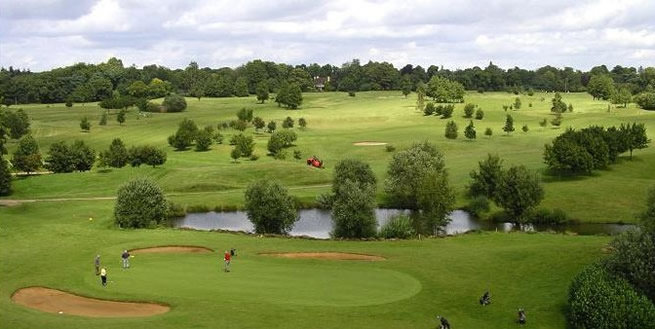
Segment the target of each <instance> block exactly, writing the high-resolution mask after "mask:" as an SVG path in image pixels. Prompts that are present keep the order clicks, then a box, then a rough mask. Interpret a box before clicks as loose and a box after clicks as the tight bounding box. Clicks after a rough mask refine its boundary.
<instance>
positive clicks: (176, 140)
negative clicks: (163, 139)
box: [168, 119, 198, 151]
mask: <svg viewBox="0 0 655 329" xmlns="http://www.w3.org/2000/svg"><path fill="white" fill-rule="evenodd" d="M197 135H198V126H197V125H196V123H195V122H193V120H191V119H184V120H182V122H180V124H179V126H178V128H177V132H176V133H175V134H174V135H171V136H169V137H168V144H169V145H171V146H172V147H174V148H175V149H176V150H178V151H182V150H186V149H187V148H188V147H189V146H191V144H193V141H194V140H195V139H196V136H197Z"/></svg>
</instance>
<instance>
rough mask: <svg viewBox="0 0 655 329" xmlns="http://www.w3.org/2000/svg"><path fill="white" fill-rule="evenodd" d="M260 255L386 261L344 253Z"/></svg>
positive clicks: (267, 254)
mask: <svg viewBox="0 0 655 329" xmlns="http://www.w3.org/2000/svg"><path fill="white" fill-rule="evenodd" d="M260 255H265V256H273V257H282V258H300V259H328V260H367V261H380V260H385V259H386V258H384V257H382V256H375V255H365V254H350V253H344V252H281V253H261V254H260Z"/></svg>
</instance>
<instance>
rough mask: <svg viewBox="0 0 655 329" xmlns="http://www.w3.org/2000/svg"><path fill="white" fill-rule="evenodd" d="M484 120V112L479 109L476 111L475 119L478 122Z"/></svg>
mask: <svg viewBox="0 0 655 329" xmlns="http://www.w3.org/2000/svg"><path fill="white" fill-rule="evenodd" d="M483 118H484V111H483V110H482V109H480V108H479V109H477V110H476V111H475V119H476V120H482V119H483Z"/></svg>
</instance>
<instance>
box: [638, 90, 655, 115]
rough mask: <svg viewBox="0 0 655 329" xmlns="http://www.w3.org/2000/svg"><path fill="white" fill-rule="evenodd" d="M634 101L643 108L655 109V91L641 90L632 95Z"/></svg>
mask: <svg viewBox="0 0 655 329" xmlns="http://www.w3.org/2000/svg"><path fill="white" fill-rule="evenodd" d="M634 102H635V103H637V105H638V106H639V107H641V108H642V109H644V110H649V111H655V92H643V93H640V94H637V95H636V96H635V97H634Z"/></svg>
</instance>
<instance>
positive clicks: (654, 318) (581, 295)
mask: <svg viewBox="0 0 655 329" xmlns="http://www.w3.org/2000/svg"><path fill="white" fill-rule="evenodd" d="M569 307H570V309H569V322H570V324H571V326H572V327H573V328H579V329H592V328H593V329H635V328H640V329H653V328H655V305H653V303H652V302H651V301H649V300H648V298H646V297H645V296H643V295H640V294H638V293H636V292H635V290H634V289H633V288H632V287H631V286H630V284H628V282H627V281H625V280H624V279H622V278H620V277H616V276H614V275H612V274H610V273H609V272H608V271H607V270H606V269H605V267H604V266H602V265H601V264H594V265H591V266H588V267H587V268H585V269H584V270H583V271H582V272H581V273H580V274H578V275H577V276H576V277H575V278H574V279H573V282H572V283H571V286H570V287H569Z"/></svg>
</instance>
